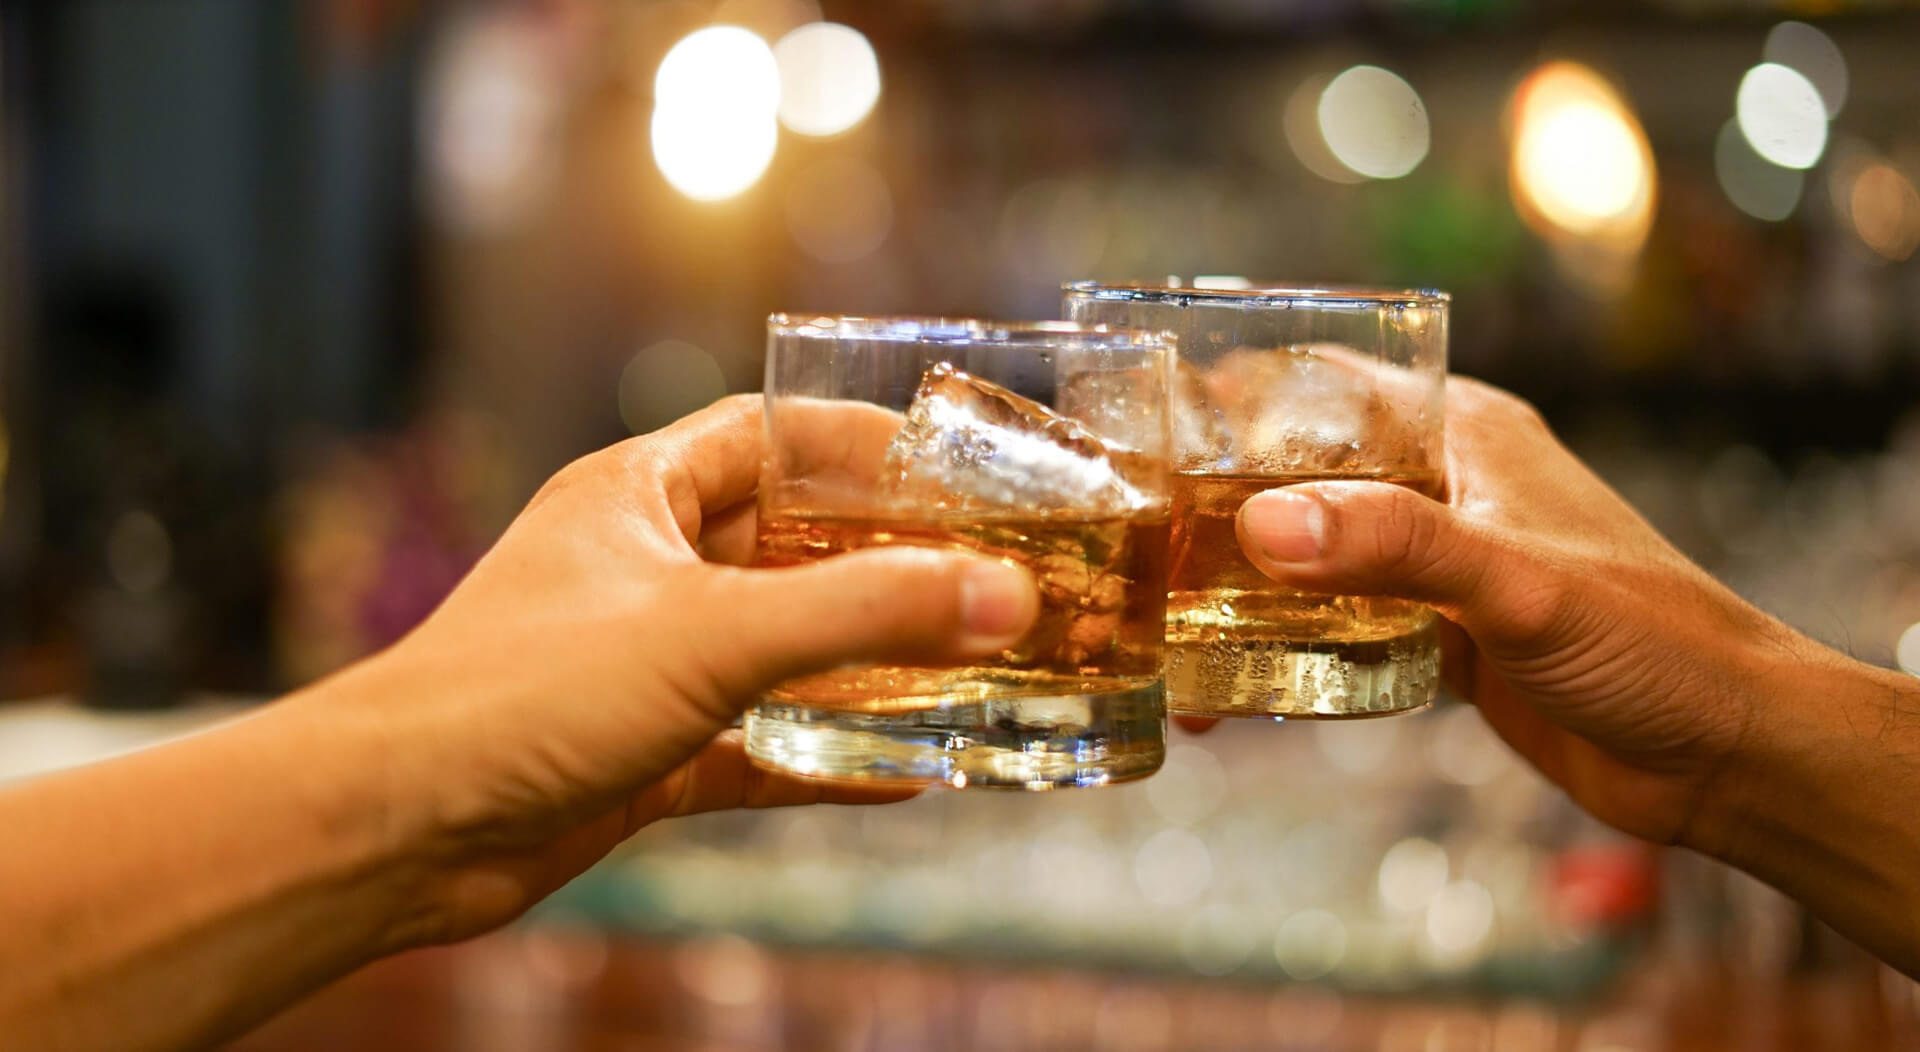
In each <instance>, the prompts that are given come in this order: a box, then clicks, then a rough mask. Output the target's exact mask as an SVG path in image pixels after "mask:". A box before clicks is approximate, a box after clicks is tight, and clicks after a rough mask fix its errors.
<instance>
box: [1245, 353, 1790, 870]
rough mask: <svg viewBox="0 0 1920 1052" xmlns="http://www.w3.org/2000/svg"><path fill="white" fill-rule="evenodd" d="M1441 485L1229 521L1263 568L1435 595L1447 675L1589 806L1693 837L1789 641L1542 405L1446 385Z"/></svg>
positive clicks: (1296, 493)
mask: <svg viewBox="0 0 1920 1052" xmlns="http://www.w3.org/2000/svg"><path fill="white" fill-rule="evenodd" d="M1447 409H1448V411H1447V422H1446V460H1447V478H1448V489H1449V493H1448V497H1447V500H1446V502H1445V503H1440V502H1437V501H1433V500H1429V499H1427V498H1425V497H1423V496H1421V495H1419V494H1417V493H1414V492H1412V491H1410V490H1407V489H1403V488H1400V487H1396V486H1390V485H1386V484H1383V483H1366V482H1324V483H1313V484H1307V485H1298V486H1290V487H1287V488H1285V489H1280V490H1273V491H1270V492H1267V493H1263V494H1260V495H1258V496H1255V497H1253V498H1251V499H1250V500H1248V501H1247V503H1246V504H1245V505H1244V507H1243V508H1242V509H1241V513H1240V520H1239V535H1240V539H1241V545H1242V547H1243V549H1244V550H1245V551H1246V553H1247V555H1248V557H1249V558H1250V559H1252V560H1253V562H1254V564H1255V565H1256V566H1258V567H1259V568H1260V569H1261V570H1262V571H1263V572H1264V573H1266V574H1267V575H1268V576H1270V577H1272V578H1274V579H1275V580H1276V581H1280V582H1283V583H1285V584H1287V585H1291V586H1293V587H1296V588H1300V589H1304V590H1307V591H1314V592H1325V593H1339V594H1357V595H1394V596H1401V597H1405V598H1411V599H1420V600H1425V601H1427V602H1429V603H1432V604H1433V605H1434V606H1435V607H1437V608H1438V609H1439V611H1440V613H1441V614H1442V615H1443V616H1444V617H1445V618H1446V619H1447V621H1448V622H1450V623H1449V624H1447V625H1445V626H1444V627H1445V629H1446V642H1447V646H1446V650H1447V654H1446V671H1447V678H1448V681H1449V684H1450V685H1451V686H1452V687H1453V689H1454V690H1455V691H1456V692H1457V693H1458V694H1459V695H1460V696H1462V697H1464V698H1467V699H1470V700H1471V701H1472V702H1473V703H1474V704H1476V705H1478V706H1479V708H1480V711H1481V712H1482V714H1484V716H1485V717H1486V719H1487V721H1488V722H1489V723H1490V724H1492V726H1493V727H1494V729H1495V730H1497V731H1498V732H1499V733H1500V735H1501V736H1502V737H1503V738H1505V739H1506V740H1507V741H1508V742H1509V743H1510V744H1511V745H1512V746H1513V747H1514V748H1515V749H1517V750H1518V751H1519V752H1521V753H1522V754H1523V755H1525V757H1526V758H1527V759H1528V760H1530V761H1531V762H1532V763H1533V764H1534V765H1535V766H1537V767H1538V768H1539V769H1540V770H1541V771H1542V772H1544V773H1545V774H1546V775H1547V776H1548V777H1549V778H1551V779H1553V780H1554V781H1555V782H1557V783H1559V784H1560V785H1561V786H1563V787H1564V788H1565V789H1566V790H1567V791H1568V793H1569V794H1570V795H1571V796H1572V797H1573V798H1574V800H1575V801H1576V802H1578V803H1579V804H1581V805H1582V806H1583V807H1585V808H1586V809H1587V810H1588V811H1590V812H1592V813H1593V814H1594V815H1596V816H1598V817H1599V818H1601V819H1603V820H1605V821H1607V822H1609V823H1611V824H1613V825H1614V826H1616V827H1618V828H1620V829H1623V830H1625V831H1627V832H1630V833H1633V834H1636V835H1638V836H1642V837H1645V838H1648V839H1652V840H1657V841H1663V842H1672V841H1676V840H1682V839H1685V838H1686V836H1687V833H1688V827H1689V824H1690V822H1691V821H1692V820H1693V818H1694V816H1695V815H1696V813H1697V812H1698V811H1699V808H1700V806H1701V803H1702V801H1703V799H1704V798H1705V796H1706V795H1707V794H1708V793H1709V792H1711V791H1712V789H1713V787H1714V783H1715V779H1716V776H1717V775H1718V773H1719V772H1720V771H1721V770H1722V769H1723V767H1724V765H1725V764H1726V762H1727V760H1728V758H1729V757H1731V756H1732V755H1734V754H1735V752H1736V751H1737V749H1738V748H1739V745H1740V743H1741V741H1742V737H1743V735H1745V734H1746V733H1747V731H1748V728H1749V727H1750V726H1751V725H1752V724H1753V722H1754V720H1755V712H1754V699H1755V698H1756V697H1758V695H1759V693H1760V692H1759V691H1758V689H1757V681H1759V680H1761V679H1763V678H1764V677H1765V675H1766V669H1767V668H1768V667H1769V661H1770V660H1772V659H1773V658H1776V657H1779V656H1781V655H1785V654H1788V653H1790V652H1792V651H1793V650H1794V649H1795V648H1796V647H1797V646H1798V645H1799V643H1800V642H1802V641H1799V640H1798V637H1796V636H1794V635H1793V633H1791V632H1790V631H1789V630H1787V629H1786V628H1785V627H1784V626H1782V625H1780V624H1779V623H1778V622H1776V621H1774V620H1773V619H1772V618H1769V617H1767V616H1766V615H1764V614H1762V613H1761V612H1760V611H1758V610H1756V609H1754V608H1753V607H1752V606H1750V605H1748V604H1747V603H1745V602H1744V601H1742V600H1741V599H1739V598H1738V597H1737V596H1735V595H1734V594H1733V593H1732V592H1730V591H1728V590H1727V589H1726V588H1725V587H1723V586H1722V585H1720V584H1719V583H1717V582H1716V581H1714V580H1713V579H1712V578H1711V577H1709V576H1708V575H1707V574H1706V573H1705V572H1704V571H1703V570H1701V569H1700V568H1699V567H1698V566H1696V565H1694V564H1693V563H1692V562H1690V561H1688V560H1687V559H1686V558H1685V557H1684V556H1682V555H1681V554H1680V553H1679V552H1678V551H1677V550H1675V549H1674V548H1673V547H1672V546H1671V545H1670V544H1668V543H1667V542H1666V541H1665V540H1664V539H1662V538H1661V537H1660V536H1659V535H1658V534H1657V533H1656V532H1655V531H1654V530H1653V529H1652V527H1650V526H1648V525H1647V523H1646V522H1645V521H1644V520H1643V519H1641V517H1640V516H1639V515H1638V514H1636V513H1635V512H1634V510H1633V509H1632V508H1631V507H1629V506H1628V505H1627V504H1626V503H1625V502H1624V501H1623V500H1621V499H1620V497H1619V496H1618V495H1616V494H1615V493H1614V492H1613V491H1612V490H1611V489H1609V488H1608V487H1607V486H1606V484H1605V483H1603V482H1602V481H1601V480H1600V479H1599V478H1598V477H1596V476H1595V475H1594V474H1593V473H1592V472H1591V471H1590V470H1588V469H1587V468H1586V466H1585V465H1583V464H1582V463H1581V462H1580V461H1579V460H1578V459H1576V458H1575V457H1574V456H1573V455H1572V454H1571V453H1569V452H1568V451H1567V450H1566V449H1565V448H1563V447H1562V446H1561V445H1560V443H1559V442H1557V441H1556V440H1555V439H1554V437H1553V435H1552V434H1551V433H1550V432H1549V431H1548V430H1547V427H1546V425H1545V424H1544V423H1543V422H1542V421H1541V419H1540V417H1539V415H1538V414H1537V413H1535V412H1534V411H1533V409H1532V408H1531V407H1530V406H1528V405H1527V404H1525V403H1524V402H1522V401H1520V400H1519V399H1517V398H1514V397H1512V396H1511V395H1508V394H1506V393H1504V392H1502V391H1499V390H1496V389H1494V388H1491V387H1488V386H1486V385H1484V384H1479V383H1475V382H1473V381H1471V380H1454V381H1451V383H1450V387H1449V390H1448V406H1447Z"/></svg>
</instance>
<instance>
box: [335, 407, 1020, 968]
mask: <svg viewBox="0 0 1920 1052" xmlns="http://www.w3.org/2000/svg"><path fill="white" fill-rule="evenodd" d="M823 434H827V435H834V434H835V432H834V431H833V429H824V430H823ZM839 437H840V438H841V439H842V440H844V434H840V435H839ZM841 445H842V446H844V447H845V448H846V449H847V450H849V451H850V452H849V454H848V455H854V454H855V453H858V452H859V451H860V450H859V448H857V444H855V443H847V442H844V441H842V442H841ZM760 453H761V420H760V402H759V399H757V398H732V399H728V400H726V401H723V402H721V403H719V404H718V405H716V406H714V407H713V408H710V409H708V410H705V411H704V412H701V413H699V414H696V415H694V416H692V417H689V418H688V419H686V420H684V421H682V422H680V423H678V424H675V425H673V426H672V427H669V428H667V429H665V430H663V431H660V432H657V433H655V434H652V435H648V436H646V437H643V438H638V439H634V440H632V441H629V442H627V443H624V444H622V445H619V446H616V447H614V448H612V449H609V450H607V451H605V452H601V453H597V454H594V455H592V456H589V457H587V458H585V459H583V460H580V461H578V462H577V463H575V464H573V465H572V466H570V467H568V468H567V469H565V470H564V471H562V472H561V473H560V474H559V475H557V476H556V477H555V478H554V479H553V480H552V481H551V482H550V483H549V484H548V485H547V486H546V487H545V488H544V489H543V490H541V492H540V493H539V494H538V495H537V496H536V497H535V498H534V499H533V501H532V503H531V504H530V505H529V506H528V507H527V508H526V510H525V511H524V512H523V513H522V514H521V515H520V517H519V519H518V520H517V521H516V522H514V523H513V525H512V526H511V528H509V529H508V530H507V532H506V534H505V535H504V536H503V537H502V538H501V540H500V542H499V544H498V545H497V546H496V547H495V548H494V550H493V551H492V552H490V553H489V554H488V555H487V556H486V558H485V559H483V560H482V561H481V563H480V564H479V566H478V567H477V568H476V569H475V570H474V571H473V573H472V574H471V575H470V576H469V577H468V578H467V579H466V580H465V581H464V582H462V584H461V585H460V587H459V588H458V589H457V590H456V591H455V592H454V594H453V595H452V596H451V597H450V598H449V599H448V600H447V601H446V603H445V604H444V605H443V606H442V607H441V608H440V610H438V611H437V612H436V613H435V614H434V615H433V616H432V617H431V618H430V619H429V620H428V621H427V622H426V623H425V624H424V625H422V626H421V627H420V628H419V629H418V630H417V631H416V632H414V633H413V634H412V635H411V636H409V637H408V638H407V639H406V640H404V641H403V642H401V643H400V644H399V645H397V646H396V647H394V648H393V649H392V650H391V651H389V652H388V653H386V654H384V655H382V656H380V657H379V658H377V659H375V660H374V661H372V662H369V663H367V664H366V665H364V666H362V667H360V668H358V669H355V670H353V671H350V672H349V673H347V674H346V675H345V676H344V677H342V678H343V679H345V680H348V681H349V685H350V686H357V687H359V688H360V689H358V690H346V691H341V692H339V693H341V694H342V695H344V697H342V698H341V699H339V700H340V701H341V703H343V704H367V703H366V702H364V701H362V700H360V699H362V698H364V697H373V698H375V699H376V701H375V702H374V707H375V710H376V712H377V716H378V718H379V720H380V721H381V722H383V723H384V724H385V725H386V735H385V737H386V740H388V741H390V742H392V743H394V744H393V749H392V760H391V764H390V766H391V770H390V772H389V776H390V777H391V778H392V779H393V780H394V782H395V783H396V784H395V785H394V786H393V787H392V791H391V793H390V798H391V799H393V800H394V801H395V807H396V815H395V817H394V819H393V823H394V825H395V826H396V829H395V833H394V835H395V836H396V837H398V838H400V839H402V840H404V841H407V842H410V843H416V844H419V845H422V848H421V850H419V851H417V852H416V855H417V857H418V858H419V863H418V865H419V868H420V870H421V877H420V882H421V885H422V891H421V897H422V899H423V902H422V906H421V909H422V910H423V911H425V912H426V914H427V915H428V916H429V917H430V918H431V921H430V927H431V930H432V933H433V937H434V938H438V939H450V938H458V937H461V936H464V935H467V934H472V933H475V932H478V931H482V930H485V929H487V928H490V927H492V926H495V925H497V924H500V923H503V922H504V921H506V920H508V919H510V918H511V917H513V916H514V915H516V914H517V913H519V912H520V911H521V910H523V909H525V908H526V907H527V906H528V905H530V904H531V903H532V902H534V901H536V900H537V899H538V898H540V897H541V896H542V895H544V894H546V893H547V892H549V891H551V890H553V889H555V888H557V887H559V886H560V885H561V884H562V883H564V882H566V881H567V880H569V879H571V878H572V877H573V876H575V875H576V874H578V873H579V872H580V871H581V870H583V869H585V868H586V867H587V866H588V865H590V864H591V863H593V862H594V861H596V860H597V859H599V858H600V857H601V856H602V855H604V854H605V853H606V852H607V851H608V850H609V849H610V848H612V847H613V846H614V845H615V844H617V843H618V842H619V841H620V840H621V839H623V838H624V837H626V836H628V835H629V834H631V833H632V832H634V831H635V830H636V829H638V828H640V827H641V826H643V825H645V824H647V823H648V822H651V821H653V820H655V819H658V818H663V817H668V816H673V815H683V814H688V813H691V812H696V811H707V810H713V809H717V808H728V807H740V806H749V807H760V806H769V805H777V804H793V803H805V802H812V801H818V800H824V801H833V802H861V801H875V800H886V799H899V798H901V797H903V796H907V795H911V792H912V791H911V790H907V791H904V792H903V791H900V790H892V791H873V790H866V791H861V790H853V789H822V788H819V787H817V786H814V785H811V784H805V783H801V782H798V781H794V780H789V779H786V778H782V777H779V776H776V775H771V774H767V773H764V772H761V771H759V770H757V769H755V768H753V767H752V766H750V765H749V764H748V763H747V761H746V759H745V757H744V756H743V755H742V752H741V745H740V741H739V736H738V732H737V731H729V730H728V728H729V727H730V726H731V725H732V724H733V723H734V721H735V719H736V718H737V717H738V716H739V715H740V713H741V711H742V710H743V708H744V707H745V706H747V705H748V704H749V703H751V702H752V700H753V699H754V698H755V696H756V695H757V694H758V693H759V692H760V691H761V690H763V689H765V688H767V687H769V686H771V685H773V684H775V683H777V682H779V681H781V680H784V679H787V678H789V677H792V676H795V675H800V674H804V673H808V672H814V671H820V670H824V669H827V668H831V667H833V666H836V665H840V664H845V663H854V662H870V661H914V662H928V663H936V662H945V661H954V660H958V659H963V658H967V657H974V656H980V655H985V654H991V653H994V652H997V651H999V650H1001V649H1003V648H1005V647H1007V646H1009V645H1011V644H1012V643H1013V642H1016V641H1017V640H1018V639H1019V638H1020V637H1021V636H1022V635H1024V634H1025V632H1026V630H1027V629H1028V628H1029V627H1030V625H1031V623H1032V621H1033V619H1034V617H1035V615H1036V613H1037V610H1038V597H1037V592H1036V590H1035V586H1034V583H1033V580H1032V579H1031V577H1029V576H1028V575H1027V574H1026V573H1025V572H1024V571H1022V570H1020V569H1018V568H1015V567H1011V566H1007V565H1004V564H1002V563H1000V562H997V561H993V560H989V559H984V558H981V557H977V556H969V555H964V554H955V553H943V552H933V551H925V550H908V549H890V550H877V551H869V552H861V553H856V554H851V555H844V556H840V557H838V558H834V559H829V560H825V561H822V562H818V563H813V564H810V565H807V566H802V567H794V568H789V569H777V570H756V569H742V568H739V567H736V566H727V565H719V564H718V563H716V562H711V561H708V560H707V559H704V558H703V557H702V554H701V553H702V552H705V553H706V554H708V555H709V556H711V557H713V558H715V559H722V560H727V561H732V562H741V561H744V560H745V558H746V557H747V555H748V554H749V553H750V550H751V539H752V533H753V529H752V527H753V503H754V495H755V486H756V482H757V478H758V475H759V470H760V459H761V456H760ZM822 455H823V456H833V455H838V454H835V453H834V452H833V451H832V450H831V449H828V450H825V451H823V453H822ZM416 800H419V801H425V802H426V804H425V806H420V807H414V806H410V804H409V802H411V801H416Z"/></svg>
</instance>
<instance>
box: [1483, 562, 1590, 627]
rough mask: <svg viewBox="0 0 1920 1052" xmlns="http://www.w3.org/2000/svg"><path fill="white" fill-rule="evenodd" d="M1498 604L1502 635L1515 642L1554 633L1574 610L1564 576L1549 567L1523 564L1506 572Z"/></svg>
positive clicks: (1567, 583) (1573, 602)
mask: <svg viewBox="0 0 1920 1052" xmlns="http://www.w3.org/2000/svg"><path fill="white" fill-rule="evenodd" d="M1508 578H1509V579H1508V581H1507V583H1506V587H1505V588H1504V589H1503V590H1502V591H1503V593H1504V596H1503V598H1502V599H1501V601H1500V604H1499V610H1498V615H1499V621H1500V623H1501V625H1502V627H1503V628H1504V629H1505V632H1504V634H1506V635H1508V636H1510V637H1511V638H1512V639H1513V640H1515V641H1519V642H1539V641H1542V640H1546V639H1550V638H1552V637H1553V636H1554V635H1556V634H1557V633H1558V632H1559V631H1560V628H1561V627H1562V626H1563V625H1565V624H1566V623H1567V619H1568V617H1569V616H1570V614H1571V613H1572V612H1573V611H1574V610H1575V608H1576V606H1575V604H1576V599H1575V596H1574V589H1573V588H1572V587H1571V586H1570V584H1569V582H1568V580H1567V578H1566V576H1565V575H1563V574H1561V573H1559V572H1556V571H1555V570H1553V569H1551V568H1544V567H1538V566H1533V565H1527V566H1526V568H1525V569H1517V568H1516V569H1515V570H1513V571H1512V572H1510V573H1509V575H1508Z"/></svg>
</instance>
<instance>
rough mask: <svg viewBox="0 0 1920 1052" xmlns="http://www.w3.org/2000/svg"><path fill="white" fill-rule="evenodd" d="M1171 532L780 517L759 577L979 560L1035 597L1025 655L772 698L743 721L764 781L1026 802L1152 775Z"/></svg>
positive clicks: (820, 679)
mask: <svg viewBox="0 0 1920 1052" xmlns="http://www.w3.org/2000/svg"><path fill="white" fill-rule="evenodd" d="M1167 543H1168V520H1167V518H1166V511H1165V510H1164V509H1162V510H1161V511H1160V512H1159V514H1158V515H1156V516H1152V517H1146V518H1137V519H1127V518H1104V519H1092V518H1086V517H1074V516H1048V515H1026V516H1023V517H1020V518H981V517H978V516H973V517H968V518H958V517H956V518H953V519H948V520H938V519H936V520H931V521H929V520H926V519H915V520H902V519H885V518H860V517H845V516H830V515H807V514H794V513H784V514H783V513H778V512H775V513H771V514H767V515H764V516H763V517H762V519H761V521H760V535H759V556H758V562H759V564H760V565H761V566H766V567H779V566H792V565H796V564H799V563H805V562H811V561H813V560H816V559H824V558H827V557H829V556H833V555H838V554H840V553H843V552H850V551H855V550H858V549H861V548H872V547H879V546H890V547H892V546H902V545H906V546H912V547H921V548H938V549H948V550H959V551H969V552H975V553H979V554H982V555H987V556H991V557H994V558H998V559H1003V560H1006V561H1008V562H1011V563H1016V564H1018V565H1020V566H1024V567H1025V568H1026V569H1027V570H1029V571H1030V572H1031V573H1032V574H1033V575H1034V578H1035V580H1036V581H1037V582H1038V583H1039V586H1040V597H1041V609H1040V615H1039V618H1038V620H1037V621H1036V623H1035V625H1034V628H1033V630H1032V631H1031V632H1029V633H1028V635H1027V636H1026V637H1025V638H1024V639H1023V640H1021V642H1020V643H1019V644H1018V645H1017V646H1015V647H1014V648H1012V649H1010V650H1006V651H1002V652H1001V653H1000V654H998V655H995V656H994V657H993V658H991V659H988V660H984V661H975V662H972V663H969V664H966V665H962V666H959V667H950V668H949V667H926V666H879V667H863V668H847V669H839V670H835V671H832V672H825V673H820V674H817V675H813V676H807V677H803V678H801V679H796V680H791V681H788V682H786V683H783V684H781V685H780V686H779V687H777V688H775V689H774V690H772V691H769V692H768V693H767V695H766V696H765V699H764V700H763V702H762V704H761V705H760V706H759V707H758V708H756V709H755V710H754V712H753V713H751V714H750V715H749V717H748V721H747V736H748V752H749V754H750V755H752V756H753V757H754V759H755V760H756V761H757V762H760V763H761V764H762V765H763V766H770V767H775V768H778V769H781V770H785V771H789V772H792V773H798V774H803V775H811V776H814V777H820V778H834V779H890V780H898V779H917V780H923V781H926V780H931V781H944V782H947V783H948V784H951V785H987V786H1009V787H1017V788H1028V789H1043V788H1052V787H1054V786H1059V785H1088V784H1100V783H1102V782H1107V781H1118V780H1122V779H1125V778H1131V777H1139V776H1140V775H1144V774H1147V773H1150V772H1151V771H1152V770H1154V769H1155V768H1157V767H1158V766H1159V764H1160V759H1161V756H1162V755H1163V753H1164V743H1163V739H1162V734H1161V727H1162V723H1163V720H1164V715H1165V710H1164V706H1163V703H1162V694H1161V688H1160V674H1161V649H1162V640H1163V636H1164V632H1165V617H1166V600H1167V595H1166V586H1165V581H1166V570H1167Z"/></svg>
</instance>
